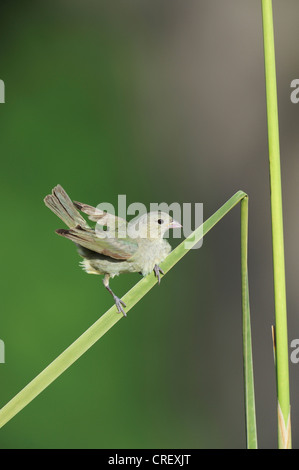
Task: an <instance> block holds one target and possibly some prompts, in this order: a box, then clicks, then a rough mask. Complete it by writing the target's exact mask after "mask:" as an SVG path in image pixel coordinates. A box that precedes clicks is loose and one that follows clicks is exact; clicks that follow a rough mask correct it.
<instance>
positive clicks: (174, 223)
mask: <svg viewBox="0 0 299 470" xmlns="http://www.w3.org/2000/svg"><path fill="white" fill-rule="evenodd" d="M181 227H182V225H181V224H179V223H178V222H177V221H176V220H173V221H172V222H170V224H169V228H181Z"/></svg>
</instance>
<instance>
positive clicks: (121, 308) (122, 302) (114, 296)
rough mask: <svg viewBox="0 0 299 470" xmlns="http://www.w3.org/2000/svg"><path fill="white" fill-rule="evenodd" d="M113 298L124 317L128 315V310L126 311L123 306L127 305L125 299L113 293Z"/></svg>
mask: <svg viewBox="0 0 299 470" xmlns="http://www.w3.org/2000/svg"><path fill="white" fill-rule="evenodd" d="M113 298H114V302H115V305H116V308H117V310H118V312H119V313H122V314H123V316H124V317H126V316H127V314H126V312H125V311H124V309H123V307H122V306H124V307H126V304H125V303H124V301H123V300H121V299H120V298H119V297H117V296H116V295H113Z"/></svg>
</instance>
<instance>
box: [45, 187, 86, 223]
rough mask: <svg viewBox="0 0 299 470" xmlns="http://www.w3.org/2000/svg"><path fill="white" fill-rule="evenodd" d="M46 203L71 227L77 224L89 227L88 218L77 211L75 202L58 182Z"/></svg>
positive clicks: (47, 197)
mask: <svg viewBox="0 0 299 470" xmlns="http://www.w3.org/2000/svg"><path fill="white" fill-rule="evenodd" d="M44 203H45V204H46V206H47V207H49V209H51V211H52V212H54V214H56V215H57V216H58V217H59V218H60V219H61V220H63V222H64V223H65V224H66V225H67V226H68V227H69V228H75V227H76V226H77V225H80V226H81V227H85V228H89V225H88V224H87V222H86V220H85V219H83V217H82V216H81V214H80V213H79V212H78V211H77V209H76V207H75V206H74V204H73V202H72V201H71V199H70V198H69V196H68V195H67V193H66V192H65V190H64V189H63V187H62V186H60V184H58V185H57V186H55V188H53V190H52V194H48V196H46V197H45V199H44Z"/></svg>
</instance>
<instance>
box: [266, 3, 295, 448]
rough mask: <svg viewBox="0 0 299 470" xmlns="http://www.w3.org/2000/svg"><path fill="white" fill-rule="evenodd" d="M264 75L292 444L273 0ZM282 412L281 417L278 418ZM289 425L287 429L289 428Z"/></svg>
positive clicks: (281, 370) (279, 327)
mask: <svg viewBox="0 0 299 470" xmlns="http://www.w3.org/2000/svg"><path fill="white" fill-rule="evenodd" d="M262 15H263V34H264V55H265V78H266V98H267V120H268V145H269V166H270V191H271V216H272V248H273V272H274V299H275V332H276V335H275V336H276V338H275V340H276V353H275V354H276V381H277V399H278V446H279V448H284V447H291V428H290V424H289V423H290V392H289V357H288V334H287V309H286V287H285V260H284V239H283V212H282V190H281V172H280V148H279V127H278V109H277V89H276V88H277V87H276V70H275V49H274V28H273V12H272V0H262ZM281 414H282V416H283V420H281ZM288 428H289V431H288Z"/></svg>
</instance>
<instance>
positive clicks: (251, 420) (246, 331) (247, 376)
mask: <svg viewBox="0 0 299 470" xmlns="http://www.w3.org/2000/svg"><path fill="white" fill-rule="evenodd" d="M247 259H248V197H244V198H243V199H242V201H241V278H242V311H243V362H244V366H243V368H244V392H245V409H246V412H245V416H246V438H247V448H248V449H257V432H256V412H255V397H254V378H253V361H252V345H251V325H250V307H249V287H248V267H247Z"/></svg>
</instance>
